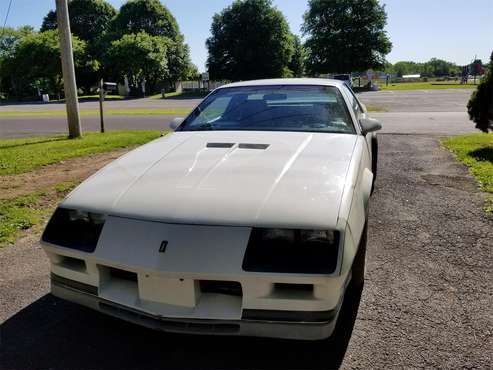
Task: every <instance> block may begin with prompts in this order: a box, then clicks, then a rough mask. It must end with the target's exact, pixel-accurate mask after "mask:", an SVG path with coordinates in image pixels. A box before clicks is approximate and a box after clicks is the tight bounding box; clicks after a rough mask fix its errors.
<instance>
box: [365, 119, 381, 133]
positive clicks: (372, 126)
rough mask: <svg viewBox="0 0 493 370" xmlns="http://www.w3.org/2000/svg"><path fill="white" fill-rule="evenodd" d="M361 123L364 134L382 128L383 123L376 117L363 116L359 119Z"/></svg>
mask: <svg viewBox="0 0 493 370" xmlns="http://www.w3.org/2000/svg"><path fill="white" fill-rule="evenodd" d="M359 123H360V125H361V132H362V133H363V135H366V134H368V133H370V132H375V131H378V130H381V129H382V124H381V123H380V122H378V121H377V120H376V119H374V118H362V119H360V120H359Z"/></svg>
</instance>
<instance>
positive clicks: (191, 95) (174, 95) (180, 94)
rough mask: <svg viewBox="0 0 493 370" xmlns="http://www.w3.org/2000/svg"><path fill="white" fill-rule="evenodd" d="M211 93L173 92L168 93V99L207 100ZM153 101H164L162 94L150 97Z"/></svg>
mask: <svg viewBox="0 0 493 370" xmlns="http://www.w3.org/2000/svg"><path fill="white" fill-rule="evenodd" d="M208 94H209V92H202V91H187V92H171V93H166V94H165V96H166V98H205V97H206V96H207V95H208ZM148 98H151V99H162V97H161V94H154V95H151V96H148Z"/></svg>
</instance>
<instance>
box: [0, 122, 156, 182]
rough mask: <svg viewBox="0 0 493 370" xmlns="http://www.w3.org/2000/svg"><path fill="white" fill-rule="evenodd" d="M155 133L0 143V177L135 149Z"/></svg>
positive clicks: (14, 140)
mask: <svg viewBox="0 0 493 370" xmlns="http://www.w3.org/2000/svg"><path fill="white" fill-rule="evenodd" d="M159 135H160V132H159V131H110V132H107V133H104V134H101V133H86V134H84V136H83V138H81V139H72V140H71V139H68V138H67V137H66V136H51V137H36V138H27V139H9V140H0V176H1V175H13V174H18V173H23V172H28V171H32V170H33V169H36V168H38V167H41V166H44V165H48V164H53V163H56V162H59V161H62V160H65V159H69V158H75V157H82V156H85V155H90V154H96V153H103V152H109V151H111V150H115V149H119V148H125V147H129V146H136V145H141V144H144V143H146V142H148V141H151V140H153V139H156V138H157V137H159Z"/></svg>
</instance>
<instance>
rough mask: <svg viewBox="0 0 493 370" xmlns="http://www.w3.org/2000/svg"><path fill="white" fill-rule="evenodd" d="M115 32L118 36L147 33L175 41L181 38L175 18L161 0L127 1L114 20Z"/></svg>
mask: <svg viewBox="0 0 493 370" xmlns="http://www.w3.org/2000/svg"><path fill="white" fill-rule="evenodd" d="M113 32H114V33H115V34H116V35H118V36H122V35H124V34H130V33H139V32H146V33H148V34H149V35H151V36H164V37H168V38H170V39H172V40H175V41H176V40H177V39H178V38H179V37H180V30H179V28H178V23H177V22H176V19H175V17H173V15H172V14H171V12H170V11H169V10H168V9H167V8H166V7H165V6H164V5H163V4H161V2H160V1H159V0H129V1H127V2H126V3H125V4H123V5H122V7H121V8H120V11H119V12H118V15H117V16H116V17H115V19H114V20H113Z"/></svg>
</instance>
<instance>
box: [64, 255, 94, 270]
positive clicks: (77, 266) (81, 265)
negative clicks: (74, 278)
mask: <svg viewBox="0 0 493 370" xmlns="http://www.w3.org/2000/svg"><path fill="white" fill-rule="evenodd" d="M58 265H59V266H60V267H64V268H66V269H69V270H74V271H78V272H85V271H86V269H87V268H86V261H84V260H81V259H79V258H74V257H67V256H60V262H59V263H58Z"/></svg>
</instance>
